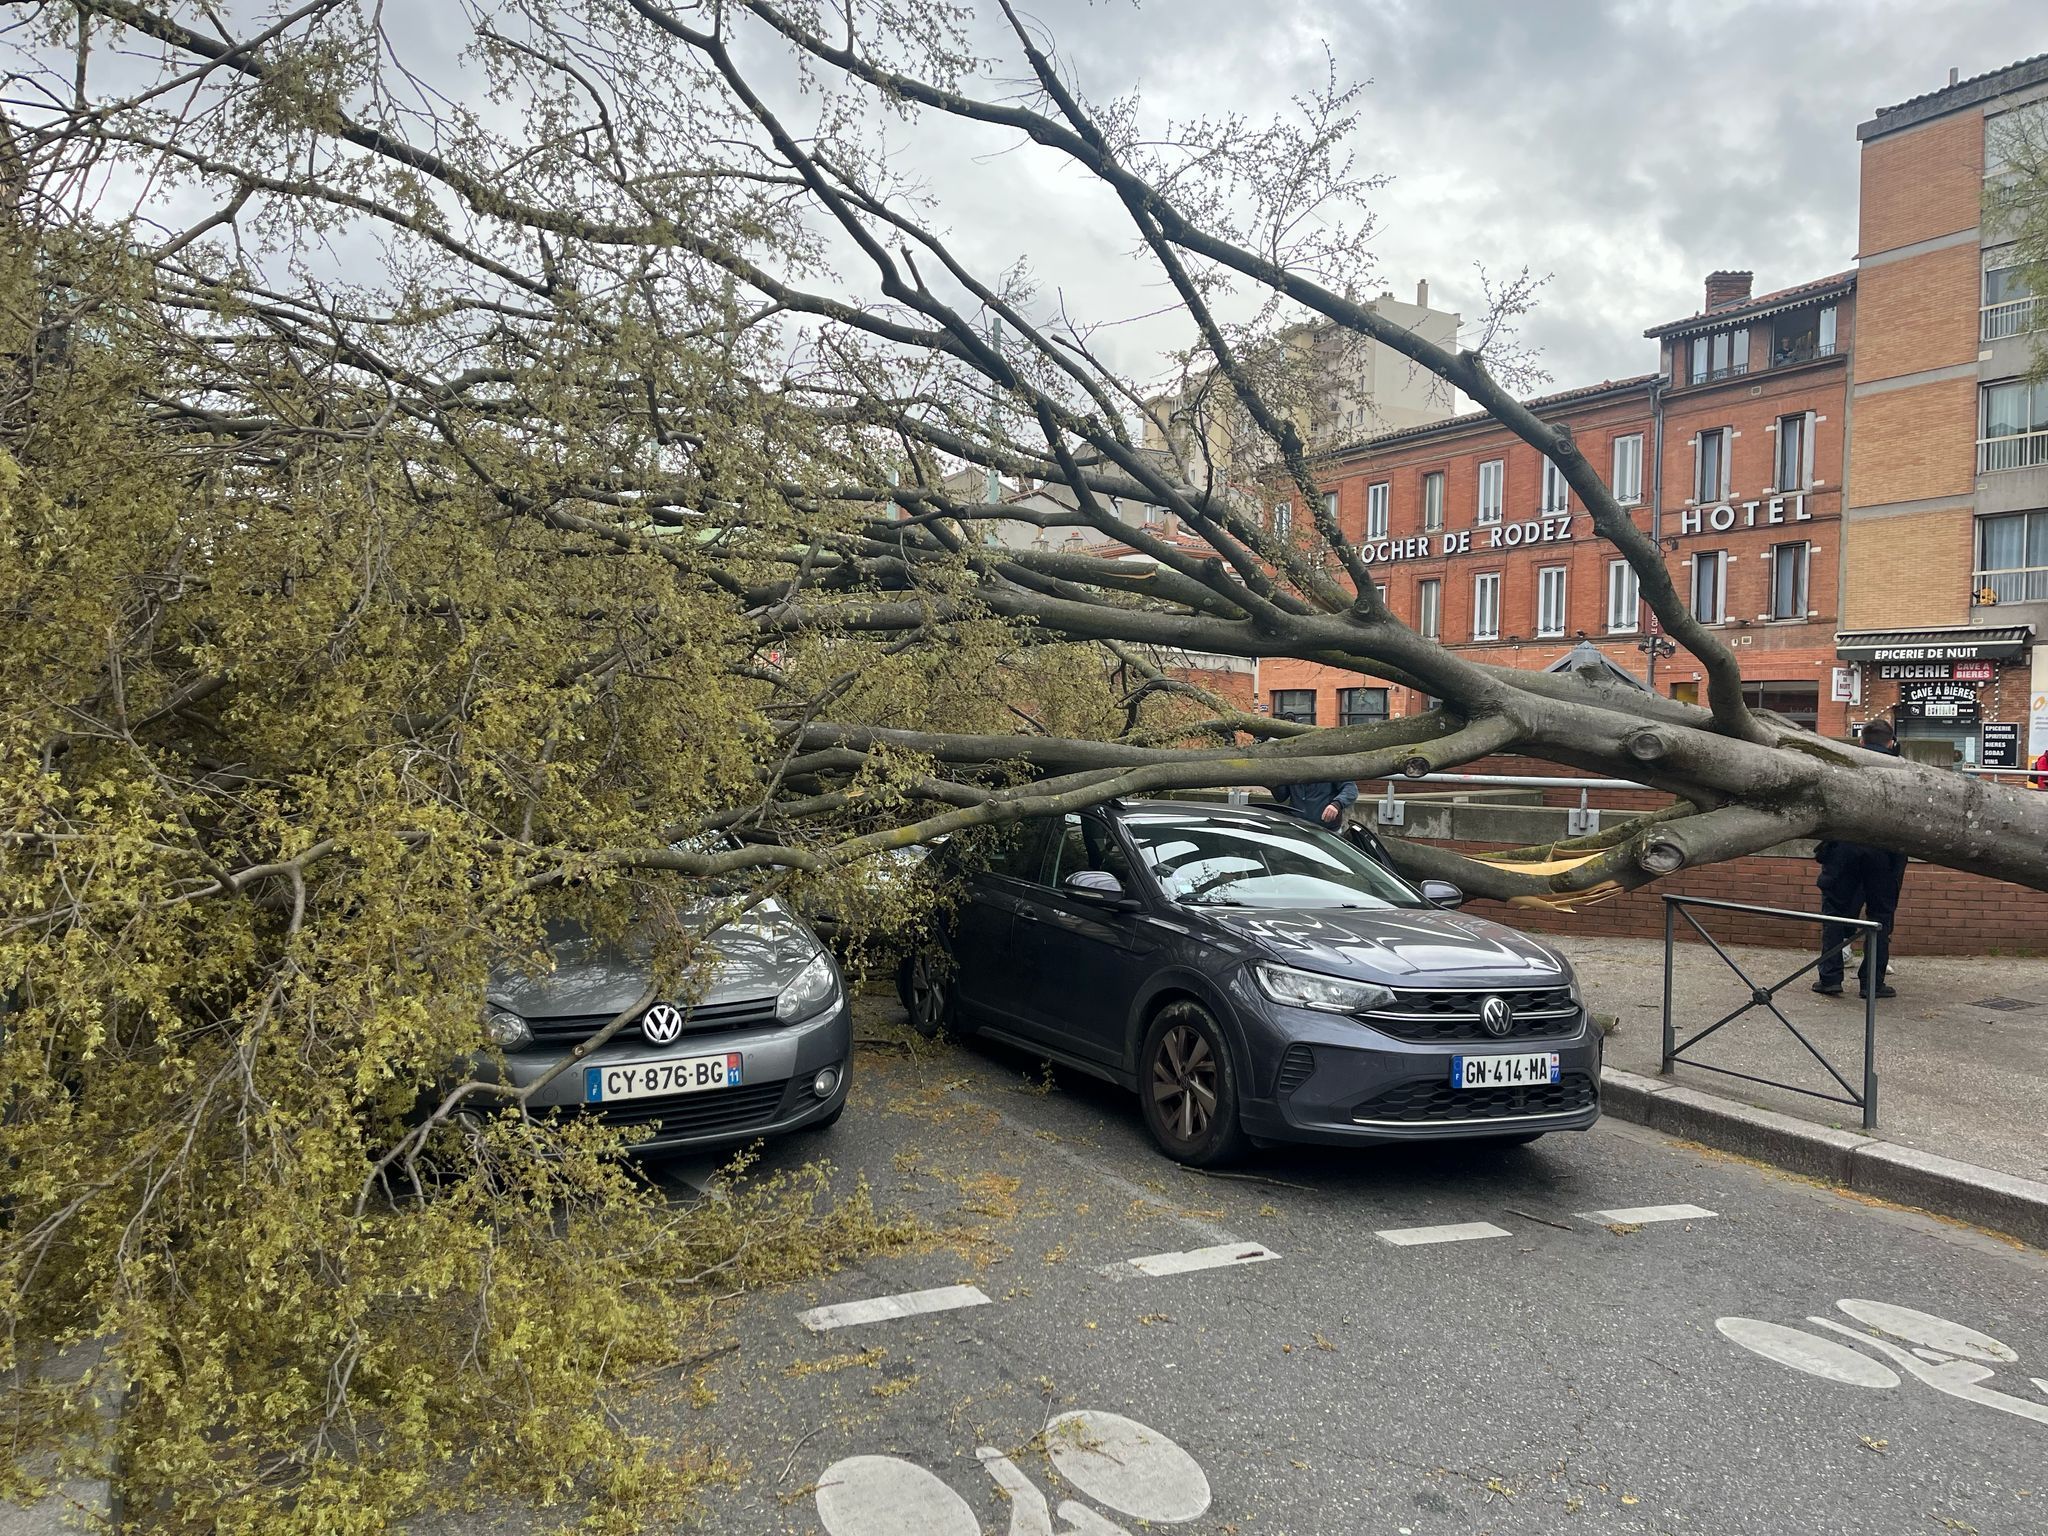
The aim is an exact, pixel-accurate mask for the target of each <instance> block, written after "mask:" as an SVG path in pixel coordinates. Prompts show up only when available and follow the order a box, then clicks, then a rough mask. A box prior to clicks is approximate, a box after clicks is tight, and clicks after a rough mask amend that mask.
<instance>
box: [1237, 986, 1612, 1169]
mask: <svg viewBox="0 0 2048 1536" xmlns="http://www.w3.org/2000/svg"><path fill="white" fill-rule="evenodd" d="M1247 1033H1248V1035H1249V1037H1250V1044H1251V1051H1250V1055H1251V1062H1250V1067H1251V1070H1250V1072H1249V1073H1248V1074H1247V1076H1248V1081H1247V1083H1246V1087H1247V1088H1248V1089H1249V1090H1250V1091H1249V1092H1247V1093H1245V1094H1244V1095H1243V1105H1242V1110H1241V1117H1242V1120H1243V1124H1244V1128H1245V1130H1246V1131H1247V1132H1249V1133H1250V1134H1251V1135H1253V1136H1256V1137H1259V1138H1261V1139H1264V1140H1270V1141H1306V1142H1325V1143H1333V1144H1350V1145H1368V1146H1369V1145H1374V1144H1379V1143H1386V1142H1398V1141H1439V1140H1461V1139H1471V1138H1484V1137H1488V1136H1527V1135H1530V1134H1532V1133H1538V1132H1545V1131H1579V1130H1584V1129H1586V1128H1587V1127H1588V1126H1590V1125H1592V1124H1593V1123H1594V1122H1595V1121H1596V1120H1598V1119H1599V1118H1600V1060H1601V1052H1602V1047H1603V1045H1604V1036H1603V1035H1602V1034H1601V1032H1600V1030H1599V1029H1598V1027H1596V1026H1595V1025H1594V1024H1593V1023H1592V1021H1591V1019H1590V1018H1589V1017H1588V1016H1586V1014H1585V1013H1584V1012H1583V1010H1582V1011H1581V1014H1580V1018H1579V1023H1578V1027H1577V1028H1576V1029H1575V1030H1573V1031H1572V1032H1571V1033H1569V1034H1563V1035H1555V1036H1548V1037H1542V1038H1534V1039H1514V1038H1510V1039H1507V1040H1491V1039H1489V1040H1485V1041H1477V1040H1471V1041H1460V1042H1450V1041H1413V1040H1402V1039H1398V1038H1396V1037H1394V1036H1392V1035H1386V1034H1382V1033H1380V1032H1379V1031H1378V1030H1375V1029H1373V1028H1371V1027H1370V1026H1369V1025H1366V1024H1362V1023H1359V1022H1357V1021H1354V1020H1351V1019H1346V1018H1343V1017H1341V1016H1333V1015H1329V1014H1320V1013H1316V1012H1314V1011H1313V1010H1310V1009H1304V1008H1288V1007H1282V1006H1280V1005H1277V1004H1273V1003H1270V1002H1267V1003H1265V1004H1264V1006H1263V1007H1261V1008H1259V1009H1258V1010H1257V1013H1256V1016H1255V1017H1254V1019H1253V1020H1252V1021H1251V1022H1250V1024H1249V1026H1248V1030H1247ZM1530 1051H1555V1052H1556V1053H1557V1057H1558V1073H1559V1080H1558V1082H1557V1083H1555V1084H1545V1085H1539V1086H1536V1087H1529V1088H1491V1089H1488V1088H1474V1089H1453V1088H1452V1087H1451V1086H1450V1080H1451V1058H1452V1057H1454V1056H1485V1055H1519V1054H1522V1053H1524V1052H1530Z"/></svg>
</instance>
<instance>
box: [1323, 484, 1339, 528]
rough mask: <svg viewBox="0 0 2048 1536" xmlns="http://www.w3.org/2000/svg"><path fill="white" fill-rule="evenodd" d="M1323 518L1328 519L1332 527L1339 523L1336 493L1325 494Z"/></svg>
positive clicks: (1327, 492) (1326, 492) (1328, 492)
mask: <svg viewBox="0 0 2048 1536" xmlns="http://www.w3.org/2000/svg"><path fill="white" fill-rule="evenodd" d="M1323 516H1324V517H1326V518H1328V519H1329V520H1330V522H1331V523H1332V525H1334V524H1335V523H1336V521H1337V493H1336V492H1335V491H1325V492H1323Z"/></svg>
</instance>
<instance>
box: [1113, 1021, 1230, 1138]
mask: <svg viewBox="0 0 2048 1536" xmlns="http://www.w3.org/2000/svg"><path fill="white" fill-rule="evenodd" d="M1138 1098H1139V1102H1140V1104H1141V1106H1142V1108H1143V1110H1144V1114H1145V1128H1146V1129H1147V1130H1149V1131H1150V1132H1151V1133H1152V1139H1153V1140H1154V1141H1156V1142H1157V1143H1158V1144H1159V1150H1160V1151H1162V1152H1164V1153H1165V1154H1166V1155H1167V1156H1168V1157H1170V1158H1172V1159H1173V1160H1174V1161H1175V1162H1179V1163H1186V1164H1188V1165H1189V1166H1190V1167H1194V1168H1214V1167H1216V1166H1218V1165H1219V1164H1223V1163H1228V1162H1231V1161H1234V1160H1235V1159H1236V1158H1238V1157H1240V1156H1242V1155H1243V1153H1244V1149H1245V1134H1244V1128H1243V1126H1241V1125H1240V1124H1239V1123H1238V1117H1237V1104H1238V1098H1237V1070H1236V1067H1235V1066H1234V1065H1233V1063H1232V1062H1231V1059H1230V1048H1229V1045H1228V1043H1227V1042H1226V1041H1225V1040H1224V1038H1223V1030H1222V1028H1221V1026H1219V1025H1218V1024H1217V1022H1216V1019H1215V1016H1214V1015H1213V1014H1211V1013H1210V1012H1209V1010H1208V1009H1206V1008H1204V1007H1203V1006H1202V1005H1201V1004H1200V1003H1197V1002H1192V1001H1186V1000H1183V1001H1181V1002H1175V1003H1168V1004H1167V1005H1166V1006H1165V1007H1164V1008H1162V1009H1160V1010H1159V1013H1158V1016H1157V1017H1156V1018H1154V1019H1153V1020H1152V1027H1151V1028H1150V1029H1148V1030H1146V1031H1145V1043H1144V1045H1143V1047H1142V1048H1141V1049H1140V1050H1139V1052H1138Z"/></svg>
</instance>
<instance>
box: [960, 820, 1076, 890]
mask: <svg viewBox="0 0 2048 1536" xmlns="http://www.w3.org/2000/svg"><path fill="white" fill-rule="evenodd" d="M1052 832H1053V822H1052V819H1051V818H1050V817H1044V816H1039V817H1033V818H1032V819H1031V820H1029V821H1020V822H1012V823H1011V824H1009V825H1008V826H1000V827H985V828H982V829H980V830H979V831H978V832H977V833H976V834H975V835H974V836H973V837H972V839H971V840H970V841H969V843H968V845H967V846H966V847H963V848H962V850H961V852H962V856H963V859H964V861H965V862H967V863H969V864H971V865H979V866H980V867H981V868H982V869H984V870H986V871H988V873H990V874H992V875H1006V876H1008V877H1009V878H1010V879H1012V880H1029V881H1031V882H1033V883H1034V884H1035V883H1037V882H1038V881H1039V880H1041V879H1042V878H1043V876H1044V873H1045V855H1046V847H1045V845H1046V842H1047V840H1048V839H1049V838H1050V837H1051V835H1052Z"/></svg>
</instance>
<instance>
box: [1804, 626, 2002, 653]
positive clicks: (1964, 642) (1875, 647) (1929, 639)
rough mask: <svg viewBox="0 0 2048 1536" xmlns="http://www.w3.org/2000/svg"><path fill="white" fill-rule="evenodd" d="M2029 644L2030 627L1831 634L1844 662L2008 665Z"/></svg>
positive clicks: (1855, 631)
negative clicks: (2002, 663)
mask: <svg viewBox="0 0 2048 1536" xmlns="http://www.w3.org/2000/svg"><path fill="white" fill-rule="evenodd" d="M2033 643H2034V626H2033V625H2031V624H2005V625H2000V626H1998V627H1995V628H1994V627H1991V626H1988V625H1987V626H1985V627H1982V628H1979V627H1977V626H1975V625H1970V624H1948V625H1942V626H1940V627H1938V628H1933V629H1846V630H1838V631H1837V632H1836V634H1835V654H1836V655H1837V656H1839V657H1841V658H1842V660H1844V661H2009V660H2011V659H2012V658H2013V657H2015V656H2024V655H2025V654H2026V653H2027V648H2028V647H2029V646H2031V645H2032V644H2033Z"/></svg>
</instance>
